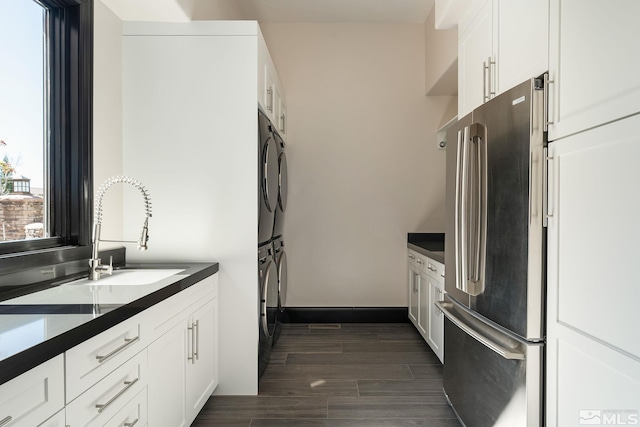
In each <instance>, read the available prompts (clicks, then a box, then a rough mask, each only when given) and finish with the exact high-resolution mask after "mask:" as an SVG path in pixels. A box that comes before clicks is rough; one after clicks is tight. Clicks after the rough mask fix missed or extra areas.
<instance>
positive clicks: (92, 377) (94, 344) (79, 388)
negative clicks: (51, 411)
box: [66, 315, 148, 403]
mask: <svg viewBox="0 0 640 427" xmlns="http://www.w3.org/2000/svg"><path fill="white" fill-rule="evenodd" d="M142 319H143V317H142V315H138V316H134V317H132V318H131V319H128V320H126V321H124V322H122V323H120V324H118V325H116V326H114V327H112V328H110V329H108V330H106V331H104V332H102V333H101V334H99V335H96V336H95V337H93V338H91V339H89V340H87V341H85V342H83V343H81V344H78V345H77V346H75V347H73V348H72V349H70V350H68V351H67V352H66V365H67V369H66V381H67V382H66V385H67V399H66V401H67V403H69V402H71V401H72V400H73V399H75V398H76V397H78V396H79V395H80V393H82V392H84V391H85V390H87V389H88V388H89V387H91V386H92V385H93V384H95V383H97V382H98V381H99V380H100V379H102V378H104V377H105V376H107V374H109V372H112V371H113V370H114V369H115V368H117V367H118V366H120V365H122V364H123V363H124V362H125V361H126V360H127V359H129V358H130V357H131V356H133V355H134V354H136V353H138V352H139V351H141V350H142V349H143V348H145V347H146V346H147V345H148V339H147V335H148V334H147V333H146V331H145V330H143V329H144V322H142Z"/></svg>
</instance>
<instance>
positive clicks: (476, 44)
mask: <svg viewBox="0 0 640 427" xmlns="http://www.w3.org/2000/svg"><path fill="white" fill-rule="evenodd" d="M463 29H464V30H463ZM463 31H464V32H463ZM458 32H459V34H458V117H463V116H465V115H467V114H468V113H470V112H471V111H472V110H473V109H474V108H476V107H477V106H479V105H480V104H482V103H483V102H485V101H487V100H488V99H489V97H490V91H491V90H490V87H489V86H490V83H491V81H490V77H491V76H492V75H493V74H492V70H491V68H490V67H491V66H492V65H493V64H492V63H493V62H494V59H493V13H492V8H491V0H488V1H487V2H486V4H485V6H484V7H483V8H482V9H481V10H480V12H479V13H478V14H477V15H476V16H475V19H473V22H471V23H470V24H469V26H468V27H467V28H466V29H465V28H464V25H463V23H461V24H460V25H459V26H458ZM488 62H489V63H488Z"/></svg>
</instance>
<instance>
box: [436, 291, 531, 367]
mask: <svg viewBox="0 0 640 427" xmlns="http://www.w3.org/2000/svg"><path fill="white" fill-rule="evenodd" d="M435 304H436V306H437V307H438V309H439V310H440V311H442V313H443V314H444V315H445V316H446V317H447V319H449V320H450V321H451V322H452V323H453V324H454V325H456V326H457V327H458V328H460V329H462V330H463V331H464V332H465V333H466V334H467V335H469V336H470V337H472V338H474V339H475V340H476V341H478V342H479V343H480V344H482V345H484V346H485V347H487V348H489V349H490V350H493V351H494V352H496V353H497V354H499V355H500V356H502V357H503V358H505V359H509V360H524V359H525V355H524V353H522V352H519V351H515V350H513V349H509V348H505V347H504V346H502V345H500V344H498V343H496V342H494V341H492V340H491V339H489V338H487V337H485V336H484V335H482V334H481V333H480V332H478V331H476V330H475V329H473V328H472V327H471V326H469V325H467V324H466V323H465V322H464V321H463V320H462V319H460V318H459V317H457V316H456V315H455V314H454V313H453V312H452V311H451V310H450V308H452V307H453V303H451V302H444V301H437V302H436V303H435Z"/></svg>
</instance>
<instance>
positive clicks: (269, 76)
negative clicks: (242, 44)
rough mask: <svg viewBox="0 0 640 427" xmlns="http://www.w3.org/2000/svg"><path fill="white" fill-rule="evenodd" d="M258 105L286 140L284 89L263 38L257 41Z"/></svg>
mask: <svg viewBox="0 0 640 427" xmlns="http://www.w3.org/2000/svg"><path fill="white" fill-rule="evenodd" d="M258 103H259V104H260V106H261V107H262V111H264V112H265V113H266V115H267V117H269V120H271V123H272V124H273V125H274V127H275V128H276V130H277V131H278V133H279V134H280V136H281V137H282V139H286V138H285V135H286V115H287V113H286V102H285V95H284V88H283V87H282V83H280V79H279V78H278V73H277V72H276V67H275V65H273V61H272V60H271V55H270V54H269V49H268V48H267V45H266V43H265V41H264V38H263V37H259V40H258Z"/></svg>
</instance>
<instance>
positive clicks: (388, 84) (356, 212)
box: [261, 24, 450, 307]
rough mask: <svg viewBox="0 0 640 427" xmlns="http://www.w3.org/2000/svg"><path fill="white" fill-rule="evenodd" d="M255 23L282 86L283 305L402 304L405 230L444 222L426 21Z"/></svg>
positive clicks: (440, 107) (437, 102)
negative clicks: (285, 171) (285, 174)
mask: <svg viewBox="0 0 640 427" xmlns="http://www.w3.org/2000/svg"><path fill="white" fill-rule="evenodd" d="M261 27H262V30H263V33H264V36H265V39H266V40H267V45H268V46H269V51H270V52H271V55H272V57H273V59H274V62H275V65H276V68H277V69H278V74H279V76H280V79H281V80H282V83H283V85H284V87H285V89H286V92H287V103H288V119H289V130H288V145H287V156H288V164H289V178H290V185H289V197H290V198H289V201H288V208H287V216H286V223H285V229H284V238H285V244H286V246H287V256H288V261H289V294H288V305H289V306H299V307H302V306H308V307H324V306H341V307H350V306H361V307H365V306H385V307H393V306H406V304H407V289H406V283H405V280H406V277H405V276H406V238H407V232H413V231H416V232H418V231H420V232H427V231H433V232H442V231H444V224H445V222H444V190H445V177H444V167H445V151H440V150H438V149H437V147H436V138H435V133H436V128H437V125H438V123H439V122H440V120H441V118H442V115H443V111H444V109H445V107H446V105H447V103H448V101H449V100H450V98H449V97H425V95H424V93H425V90H424V89H425V74H424V73H425V32H424V25H422V24H262V25H261Z"/></svg>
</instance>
